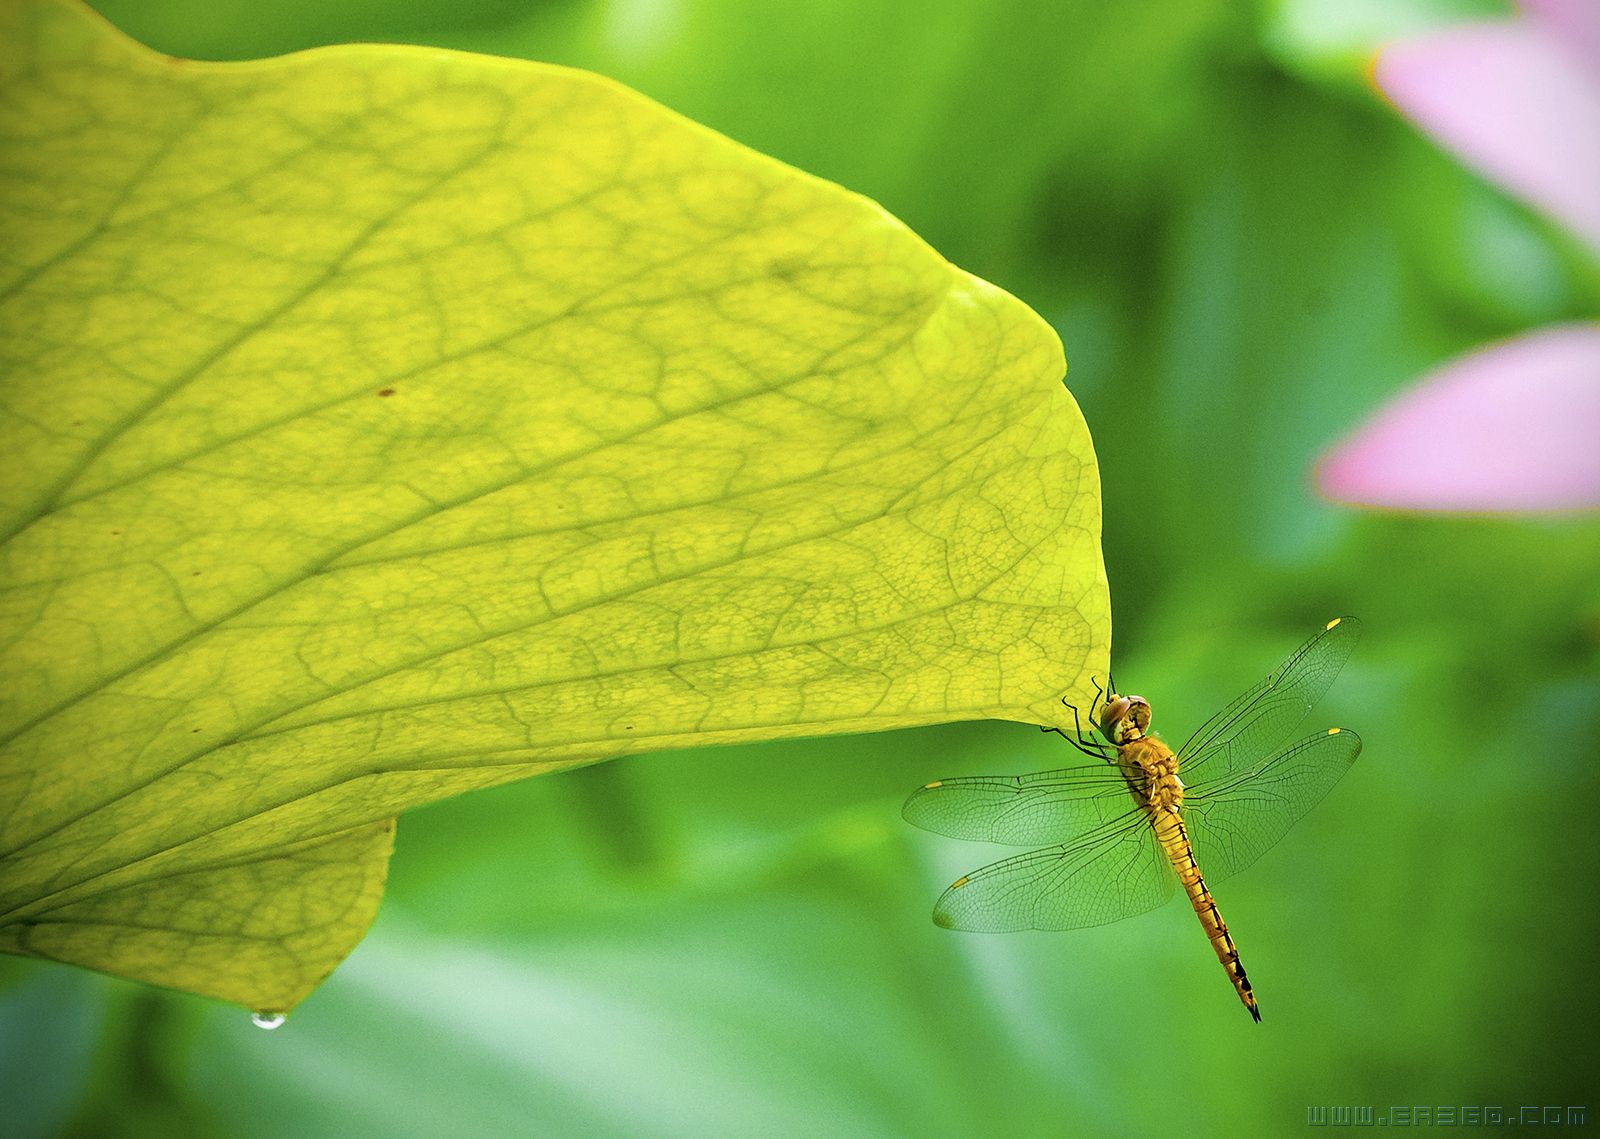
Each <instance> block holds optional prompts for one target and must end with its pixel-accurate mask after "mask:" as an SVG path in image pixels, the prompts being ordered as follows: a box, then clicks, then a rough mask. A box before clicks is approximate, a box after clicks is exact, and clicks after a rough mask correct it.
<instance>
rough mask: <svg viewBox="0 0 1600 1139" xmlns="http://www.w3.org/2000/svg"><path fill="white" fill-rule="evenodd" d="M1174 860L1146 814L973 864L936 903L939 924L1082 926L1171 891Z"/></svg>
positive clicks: (1139, 909) (990, 929) (1116, 917)
mask: <svg viewBox="0 0 1600 1139" xmlns="http://www.w3.org/2000/svg"><path fill="white" fill-rule="evenodd" d="M1174 880H1175V879H1174V876H1173V873H1172V866H1171V864H1170V863H1169V862H1168V861H1167V857H1166V855H1165V854H1164V853H1162V850H1161V848H1160V847H1159V846H1158V845H1157V844H1156V841H1155V836H1154V834H1153V832H1152V831H1151V829H1150V823H1149V821H1148V819H1147V817H1146V816H1145V814H1144V812H1143V811H1141V810H1138V809H1134V810H1131V811H1129V812H1128V813H1127V814H1126V815H1124V816H1123V817H1122V818H1120V819H1118V820H1115V821H1113V822H1112V823H1110V824H1108V825H1107V826H1105V827H1102V828H1101V829H1100V830H1098V831H1096V832H1094V833H1093V834H1089V835H1085V836H1084V837H1083V838H1081V839H1079V840H1077V841H1076V842H1071V843H1066V844H1064V845H1062V846H1053V847H1049V848H1047V849H1045V850H1035V851H1033V852H1032V853H1029V854H1019V855H1017V856H1016V857H1014V858H1007V859H1006V860H1004V861H1003V862H996V863H994V864H993V865H991V866H985V867H984V868H983V869H982V870H974V871H973V872H972V873H971V874H969V875H967V876H966V877H965V878H962V879H959V880H958V882H957V884H956V885H953V886H951V887H950V888H949V889H948V890H946V891H945V892H944V894H943V896H941V897H940V899H939V901H938V904H937V905H935V906H934V908H933V921H934V924H935V925H941V926H944V927H945V928H946V929H961V930H971V931H974V932H978V933H1004V932H1008V931H1011V930H1019V929H1079V928H1082V927H1083V926H1090V925H1105V924H1106V923H1108V922H1114V921H1120V920H1122V919H1123V918H1126V917H1132V916H1133V915H1134V914H1142V913H1144V912H1145V911H1146V910H1153V909H1155V908H1156V907H1157V906H1159V905H1160V904H1161V903H1162V902H1165V901H1166V900H1167V899H1168V898H1169V897H1171V896H1172V886H1173V882H1174Z"/></svg>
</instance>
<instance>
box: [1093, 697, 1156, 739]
mask: <svg viewBox="0 0 1600 1139" xmlns="http://www.w3.org/2000/svg"><path fill="white" fill-rule="evenodd" d="M1149 727H1150V701H1148V700H1146V699H1145V698H1144V697H1143V696H1118V695H1117V694H1116V693H1114V692H1113V693H1112V694H1111V696H1110V697H1109V698H1108V699H1107V700H1106V704H1105V707H1103V708H1101V709H1100V734H1101V735H1103V736H1105V738H1106V739H1108V740H1110V741H1111V742H1112V743H1114V744H1117V745H1118V746H1120V745H1122V744H1125V743H1127V742H1128V741H1129V740H1136V739H1138V738H1139V737H1140V736H1142V735H1144V733H1145V731H1146V730H1147V729H1148V728H1149Z"/></svg>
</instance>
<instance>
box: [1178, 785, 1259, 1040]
mask: <svg viewBox="0 0 1600 1139" xmlns="http://www.w3.org/2000/svg"><path fill="white" fill-rule="evenodd" d="M1153 813H1154V814H1155V815H1156V819H1155V832H1156V838H1157V840H1158V841H1159V842H1160V843H1161V846H1162V849H1164V850H1165V851H1166V852H1167V858H1168V860H1169V861H1171V863H1172V869H1173V870H1174V871H1175V872H1176V873H1177V875H1178V881H1179V882H1181V883H1183V890H1184V893H1186V894H1188V896H1189V904H1190V905H1191V906H1193V907H1194V912H1195V916H1196V917H1198V918H1199V919H1200V927H1201V928H1202V929H1204V930H1205V931H1206V938H1207V939H1208V940H1209V941H1210V942H1211V948H1212V949H1213V950H1214V951H1215V952H1216V955H1217V960H1218V961H1220V962H1222V968H1223V971H1224V972H1226V973H1227V974H1228V980H1229V981H1230V982H1232V984H1233V988H1234V991H1235V992H1237V993H1238V994H1239V999H1240V1000H1241V1001H1243V1002H1244V1007H1245V1008H1247V1009H1249V1010H1250V1015H1251V1016H1252V1017H1254V1018H1255V1019H1256V1020H1257V1021H1260V1019H1261V1009H1260V1006H1259V1005H1257V1003H1256V995H1255V991H1254V990H1253V989H1252V988H1251V987H1250V978H1249V977H1247V976H1245V971H1244V965H1243V964H1241V963H1240V961H1239V950H1238V948H1237V947H1236V946H1235V945H1234V944H1233V935H1232V934H1230V933H1229V932H1228V923H1227V922H1225V921H1223V920H1222V913H1221V911H1220V910H1218V909H1217V903H1216V901H1215V900H1214V899H1213V898H1212V897H1211V891H1210V890H1208V889H1207V888H1206V880H1205V877H1204V876H1203V875H1202V874H1201V873H1200V866H1199V864H1198V863H1197V862H1195V859H1194V848H1193V847H1192V846H1190V844H1189V834H1188V832H1187V831H1186V830H1185V829H1184V826H1183V820H1182V819H1181V818H1180V817H1179V816H1178V814H1177V812H1176V811H1167V810H1157V811H1155V812H1153Z"/></svg>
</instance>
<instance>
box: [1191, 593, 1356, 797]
mask: <svg viewBox="0 0 1600 1139" xmlns="http://www.w3.org/2000/svg"><path fill="white" fill-rule="evenodd" d="M1360 635H1361V622H1360V621H1357V620H1356V619H1355V618H1354V617H1340V618H1339V619H1338V620H1336V621H1331V622H1329V623H1328V625H1327V627H1326V628H1324V629H1323V630H1322V632H1320V633H1318V634H1317V635H1316V636H1314V637H1312V638H1311V639H1310V640H1309V641H1307V642H1306V643H1305V644H1303V645H1301V646H1300V647H1299V648H1298V649H1296V650H1295V652H1294V655H1293V656H1291V657H1290V658H1289V659H1288V660H1286V661H1284V662H1283V663H1282V664H1281V665H1279V666H1278V667H1277V668H1276V669H1274V670H1273V672H1272V674H1271V675H1270V676H1268V677H1267V678H1266V679H1265V680H1263V681H1262V682H1261V683H1260V684H1258V685H1256V686H1255V687H1254V688H1252V689H1250V691H1248V692H1246V693H1245V694H1244V695H1243V696H1241V697H1239V698H1238V699H1237V700H1235V701H1234V702H1233V703H1232V704H1229V705H1228V706H1227V707H1226V708H1224V709H1223V710H1222V711H1220V712H1218V713H1217V714H1216V715H1215V716H1212V717H1211V719H1209V720H1207V721H1206V722H1205V723H1204V724H1202V725H1201V726H1200V730H1199V731H1197V732H1195V734H1194V735H1192V736H1190V737H1189V742H1188V743H1186V744H1184V745H1183V747H1181V748H1179V749H1178V763H1179V771H1180V773H1181V774H1182V776H1183V779H1184V781H1185V782H1188V781H1189V780H1190V778H1191V776H1193V777H1199V776H1201V775H1202V774H1203V775H1204V776H1206V777H1210V778H1221V777H1223V776H1224V775H1226V774H1227V773H1228V772H1231V771H1234V770H1237V769H1239V768H1241V767H1246V766H1248V765H1250V764H1252V763H1254V762H1255V761H1256V760H1257V759H1259V758H1260V757H1261V756H1263V755H1265V754H1266V753H1267V752H1269V751H1271V750H1272V749H1273V748H1275V747H1277V746H1278V745H1279V744H1281V743H1282V742H1283V741H1284V739H1285V737H1287V736H1288V734H1289V733H1290V732H1292V731H1293V730H1294V729H1295V727H1296V726H1297V725H1298V724H1299V723H1300V721H1301V720H1303V719H1305V715H1306V713H1307V712H1309V711H1311V707H1312V705H1314V704H1315V703H1316V702H1317V701H1318V700H1320V699H1322V694H1323V693H1324V692H1326V691H1327V690H1328V685H1330V684H1332V683H1333V678H1334V677H1336V676H1338V675H1339V670H1340V669H1341V668H1343V667H1344V662H1345V661H1346V660H1348V659H1349V658H1350V650H1351V649H1353V648H1354V647H1355V643H1356V640H1357V638H1359V637H1360Z"/></svg>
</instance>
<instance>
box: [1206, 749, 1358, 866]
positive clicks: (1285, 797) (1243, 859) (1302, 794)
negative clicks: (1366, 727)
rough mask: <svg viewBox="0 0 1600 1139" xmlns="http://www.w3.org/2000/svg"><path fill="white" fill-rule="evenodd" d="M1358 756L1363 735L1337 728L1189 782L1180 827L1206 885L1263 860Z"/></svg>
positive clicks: (1330, 788) (1348, 768) (1319, 800)
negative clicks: (1248, 764) (1255, 760)
mask: <svg viewBox="0 0 1600 1139" xmlns="http://www.w3.org/2000/svg"><path fill="white" fill-rule="evenodd" d="M1360 754H1361V737H1360V736H1358V735H1356V734H1355V733H1354V732H1352V731H1347V730H1345V729H1342V728H1335V729H1333V730H1332V731H1330V732H1326V733H1323V734H1321V735H1315V736H1310V737H1308V738H1306V739H1303V740H1301V741H1300V742H1299V743H1296V744H1292V745H1290V746H1289V747H1286V748H1284V749H1283V750H1282V751H1280V752H1278V754H1276V755H1274V756H1272V757H1271V758H1270V759H1265V760H1262V761H1261V762H1260V763H1257V764H1254V765H1252V766H1251V767H1248V768H1246V769H1244V770H1241V771H1234V772H1230V773H1229V774H1227V775H1226V776H1223V777H1222V778H1219V779H1208V780H1205V781H1202V782H1197V783H1195V784H1192V785H1191V786H1190V787H1189V789H1188V791H1187V792H1186V793H1185V795H1184V800H1183V804H1184V810H1183V821H1184V825H1185V827H1186V828H1187V829H1188V832H1189V842H1190V844H1191V845H1192V846H1193V848H1194V857H1195V861H1196V862H1197V863H1198V864H1199V866H1200V872H1201V873H1202V874H1204V875H1205V877H1206V881H1207V882H1210V883H1216V882H1220V881H1222V880H1223V879H1224V878H1227V877H1228V876H1229V875H1231V874H1237V873H1238V872H1239V871H1241V870H1243V869H1244V868H1245V867H1246V866H1249V865H1250V864H1251V863H1252V862H1254V861H1255V860H1256V859H1258V858H1260V857H1261V856H1262V854H1264V853H1266V851H1267V849H1268V848H1269V847H1271V846H1272V845H1273V844H1274V843H1276V842H1277V841H1278V840H1279V839H1281V838H1282V837H1283V836H1284V835H1285V834H1287V833H1288V830H1289V828H1290V827H1291V826H1293V825H1294V824H1295V822H1296V820H1298V819H1299V818H1300V817H1301V816H1302V815H1304V814H1305V813H1306V812H1307V811H1309V810H1311V808H1312V807H1314V806H1316V805H1317V803H1319V802H1321V800H1322V798H1323V796H1325V795H1326V794H1327V793H1328V792H1329V791H1330V790H1332V788H1333V785H1334V784H1335V783H1337V782H1339V780H1340V779H1341V778H1342V777H1343V776H1344V773H1345V772H1346V771H1349V770H1350V765H1351V764H1353V763H1354V762H1355V760H1356V756H1358V755H1360Z"/></svg>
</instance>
